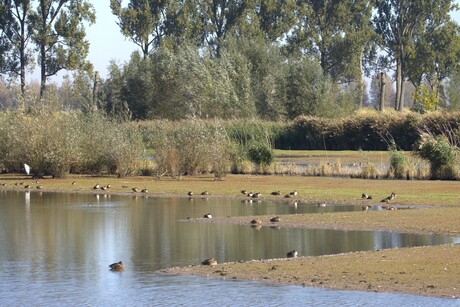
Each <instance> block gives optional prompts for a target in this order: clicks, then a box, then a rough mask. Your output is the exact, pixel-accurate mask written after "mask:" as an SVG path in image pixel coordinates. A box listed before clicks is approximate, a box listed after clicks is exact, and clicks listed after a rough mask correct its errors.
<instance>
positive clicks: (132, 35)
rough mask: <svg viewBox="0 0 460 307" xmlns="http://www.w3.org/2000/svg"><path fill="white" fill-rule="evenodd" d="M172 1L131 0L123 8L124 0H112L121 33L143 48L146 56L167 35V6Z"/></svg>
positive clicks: (111, 4) (113, 11)
mask: <svg viewBox="0 0 460 307" xmlns="http://www.w3.org/2000/svg"><path fill="white" fill-rule="evenodd" d="M170 3H171V1H170V0H160V1H158V0H130V1H129V3H128V6H127V7H125V8H123V7H122V5H121V4H122V0H110V8H111V9H112V13H113V14H114V15H115V16H116V17H117V18H118V22H117V24H118V26H119V27H120V30H121V33H122V34H123V35H124V36H125V37H128V38H129V39H130V40H132V41H133V43H134V44H136V45H138V46H139V47H140V48H141V50H142V54H143V56H144V58H146V57H147V56H148V54H149V53H150V51H151V50H153V49H155V48H158V47H159V46H160V42H161V40H162V39H163V37H164V36H165V21H166V20H165V17H166V8H167V6H168V5H169V4H170Z"/></svg>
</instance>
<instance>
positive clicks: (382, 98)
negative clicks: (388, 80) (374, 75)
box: [379, 72, 385, 111]
mask: <svg viewBox="0 0 460 307" xmlns="http://www.w3.org/2000/svg"><path fill="white" fill-rule="evenodd" d="M383 77H384V73H383V72H381V73H380V107H379V110H380V111H383V110H384V108H385V80H384V79H383Z"/></svg>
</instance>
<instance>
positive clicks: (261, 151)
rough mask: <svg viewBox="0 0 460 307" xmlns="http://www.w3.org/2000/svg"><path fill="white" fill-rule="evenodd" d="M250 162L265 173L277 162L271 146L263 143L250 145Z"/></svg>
mask: <svg viewBox="0 0 460 307" xmlns="http://www.w3.org/2000/svg"><path fill="white" fill-rule="evenodd" d="M247 152H248V157H249V160H250V161H251V162H253V163H255V164H257V166H258V167H259V169H260V170H262V171H263V172H265V170H266V169H267V167H268V166H270V165H271V164H272V163H273V161H274V160H275V154H274V153H273V150H272V149H271V148H270V146H269V145H268V144H266V143H262V142H254V143H252V144H250V145H249V147H248V149H247Z"/></svg>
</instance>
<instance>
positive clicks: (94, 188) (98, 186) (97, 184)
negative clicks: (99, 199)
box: [93, 183, 101, 190]
mask: <svg viewBox="0 0 460 307" xmlns="http://www.w3.org/2000/svg"><path fill="white" fill-rule="evenodd" d="M100 188H101V186H100V185H99V183H96V185H95V186H94V187H93V190H98V189H100Z"/></svg>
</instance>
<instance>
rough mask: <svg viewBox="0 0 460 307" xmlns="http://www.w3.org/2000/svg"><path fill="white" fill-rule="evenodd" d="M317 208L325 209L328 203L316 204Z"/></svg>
mask: <svg viewBox="0 0 460 307" xmlns="http://www.w3.org/2000/svg"><path fill="white" fill-rule="evenodd" d="M316 207H318V208H324V207H326V203H317V204H316Z"/></svg>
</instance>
